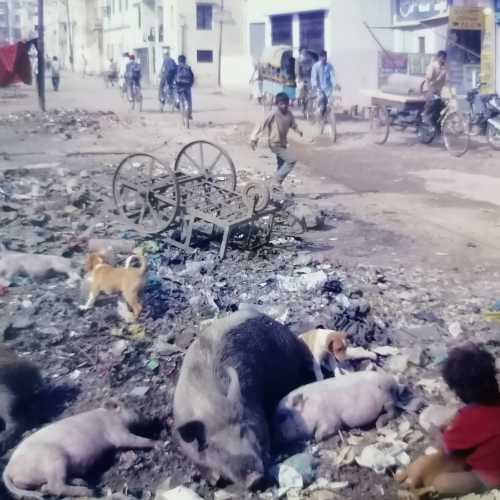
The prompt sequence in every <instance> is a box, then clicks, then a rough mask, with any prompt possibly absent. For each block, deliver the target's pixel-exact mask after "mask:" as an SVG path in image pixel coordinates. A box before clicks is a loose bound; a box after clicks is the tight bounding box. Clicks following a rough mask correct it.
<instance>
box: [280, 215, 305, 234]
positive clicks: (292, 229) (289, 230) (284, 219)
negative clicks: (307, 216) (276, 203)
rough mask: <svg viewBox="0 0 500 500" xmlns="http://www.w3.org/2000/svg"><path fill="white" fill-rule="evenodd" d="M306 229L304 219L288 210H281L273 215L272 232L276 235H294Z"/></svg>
mask: <svg viewBox="0 0 500 500" xmlns="http://www.w3.org/2000/svg"><path fill="white" fill-rule="evenodd" d="M306 231H307V226H306V223H305V221H304V219H303V218H301V217H297V216H296V215H294V214H293V213H292V212H291V211H290V210H281V211H279V212H278V213H277V214H276V215H275V216H274V224H273V234H275V235H276V236H283V237H296V236H301V235H303V234H304V233H305V232H306Z"/></svg>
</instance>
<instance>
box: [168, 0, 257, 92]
mask: <svg viewBox="0 0 500 500" xmlns="http://www.w3.org/2000/svg"><path fill="white" fill-rule="evenodd" d="M197 3H198V2H197V1H196V0H164V3H163V7H164V8H163V11H164V16H165V21H164V24H165V44H164V45H165V46H169V47H170V49H171V55H172V56H173V57H175V58H177V56H179V55H180V54H184V55H185V56H186V58H187V60H188V64H189V65H190V66H191V67H192V68H193V72H194V74H195V79H196V82H197V84H199V85H204V86H214V85H216V84H217V74H218V55H219V37H220V22H219V20H220V19H223V21H224V22H223V31H222V59H221V76H222V84H223V86H228V87H234V86H238V85H239V84H240V82H241V80H242V78H241V77H242V74H245V78H246V80H247V82H248V79H249V78H250V74H249V73H248V70H247V68H246V65H245V63H244V62H242V59H243V58H244V57H245V54H246V53H247V50H246V39H245V35H244V33H243V29H244V28H243V27H244V26H245V21H244V14H245V11H244V4H243V2H242V0H225V1H224V12H223V14H222V15H221V14H220V13H221V9H220V4H219V3H218V2H215V3H212V5H213V22H212V27H211V29H210V30H198V29H197V19H196V5H197ZM199 3H205V2H199ZM206 3H210V2H208V1H207V2H206ZM198 50H211V51H212V53H213V61H212V62H211V63H210V62H198V61H197V51H198Z"/></svg>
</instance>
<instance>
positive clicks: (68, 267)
mask: <svg viewBox="0 0 500 500" xmlns="http://www.w3.org/2000/svg"><path fill="white" fill-rule="evenodd" d="M0 251H1V253H0V277H3V278H5V279H6V280H8V281H11V280H12V279H13V278H14V277H15V276H17V275H23V276H29V277H30V278H32V279H33V280H40V279H44V278H47V277H50V276H51V275H53V274H65V275H66V276H68V278H69V280H68V283H69V284H72V283H74V282H76V281H78V280H79V279H80V275H79V274H78V272H77V271H76V270H75V269H74V268H73V262H72V261H71V260H70V259H66V258H65V257H59V256H57V255H39V254H33V253H22V252H10V251H8V250H5V247H1V248H0Z"/></svg>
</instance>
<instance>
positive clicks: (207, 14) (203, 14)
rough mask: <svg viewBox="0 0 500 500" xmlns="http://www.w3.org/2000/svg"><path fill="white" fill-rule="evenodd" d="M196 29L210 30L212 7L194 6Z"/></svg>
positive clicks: (201, 4)
mask: <svg viewBox="0 0 500 500" xmlns="http://www.w3.org/2000/svg"><path fill="white" fill-rule="evenodd" d="M196 27H197V29H199V30H211V29H212V5H209V4H203V3H199V4H198V5H197V6H196Z"/></svg>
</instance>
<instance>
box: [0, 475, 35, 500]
mask: <svg viewBox="0 0 500 500" xmlns="http://www.w3.org/2000/svg"><path fill="white" fill-rule="evenodd" d="M2 480H3V484H4V485H5V487H6V488H7V489H8V490H9V492H10V493H11V494H12V496H13V497H14V498H19V499H22V498H34V499H35V500H43V495H42V494H41V493H39V492H37V491H29V490H21V489H20V488H17V487H16V486H15V485H14V483H13V482H12V479H11V478H10V477H9V475H8V474H7V467H5V469H4V470H3V474H2Z"/></svg>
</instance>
